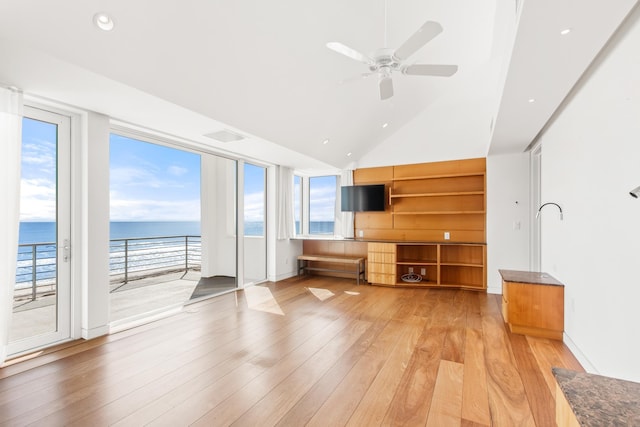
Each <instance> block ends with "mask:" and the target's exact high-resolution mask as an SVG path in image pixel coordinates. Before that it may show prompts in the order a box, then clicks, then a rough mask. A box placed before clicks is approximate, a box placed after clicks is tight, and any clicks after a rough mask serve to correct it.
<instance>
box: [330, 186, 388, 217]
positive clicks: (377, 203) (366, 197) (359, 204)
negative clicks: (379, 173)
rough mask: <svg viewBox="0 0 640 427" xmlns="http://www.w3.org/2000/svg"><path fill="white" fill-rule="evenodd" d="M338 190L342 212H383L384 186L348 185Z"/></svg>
mask: <svg viewBox="0 0 640 427" xmlns="http://www.w3.org/2000/svg"><path fill="white" fill-rule="evenodd" d="M340 190H341V192H340V196H341V201H342V203H341V206H340V210H341V211H342V212H371V211H384V207H385V198H384V184H372V185H348V186H345V187H342V188H341V189H340Z"/></svg>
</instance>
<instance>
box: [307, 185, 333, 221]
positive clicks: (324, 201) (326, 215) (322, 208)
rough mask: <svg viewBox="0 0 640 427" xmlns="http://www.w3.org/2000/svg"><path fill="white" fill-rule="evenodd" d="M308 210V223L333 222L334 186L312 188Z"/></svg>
mask: <svg viewBox="0 0 640 427" xmlns="http://www.w3.org/2000/svg"><path fill="white" fill-rule="evenodd" d="M309 198H310V199H311V203H310V205H311V206H310V208H309V220H310V221H333V220H334V219H335V205H336V188H335V186H326V187H319V188H318V187H314V188H313V189H311V191H310V194H309Z"/></svg>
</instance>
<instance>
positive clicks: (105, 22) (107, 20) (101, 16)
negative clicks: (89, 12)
mask: <svg viewBox="0 0 640 427" xmlns="http://www.w3.org/2000/svg"><path fill="white" fill-rule="evenodd" d="M93 23H94V24H95V25H96V26H97V27H98V28H100V29H101V30H103V31H111V30H113V27H114V26H115V23H114V22H113V18H111V17H110V16H109V15H108V14H107V13H105V12H99V13H96V14H95V15H93Z"/></svg>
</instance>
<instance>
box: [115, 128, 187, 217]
mask: <svg viewBox="0 0 640 427" xmlns="http://www.w3.org/2000/svg"><path fill="white" fill-rule="evenodd" d="M109 158H110V197H111V202H110V203H111V204H110V206H111V209H110V211H111V221H200V155H199V154H194V153H190V152H188V151H183V150H177V149H174V148H169V147H164V146H161V145H157V144H151V143H148V142H142V141H138V140H135V139H131V138H127V137H124V136H120V135H117V134H111V137H110V146H109Z"/></svg>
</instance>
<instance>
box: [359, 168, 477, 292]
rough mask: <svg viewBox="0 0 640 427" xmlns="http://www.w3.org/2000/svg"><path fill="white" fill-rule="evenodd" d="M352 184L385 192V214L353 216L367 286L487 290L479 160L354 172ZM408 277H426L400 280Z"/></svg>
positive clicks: (368, 169) (372, 213) (366, 213)
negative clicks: (363, 246)
mask: <svg viewBox="0 0 640 427" xmlns="http://www.w3.org/2000/svg"><path fill="white" fill-rule="evenodd" d="M354 183H355V184H385V188H386V190H387V200H388V203H389V204H388V207H387V209H386V210H385V212H357V213H356V216H355V218H356V221H355V229H356V230H355V235H356V236H358V237H357V238H358V239H363V240H365V241H369V242H370V243H369V252H368V257H369V260H368V262H369V269H368V272H369V282H370V283H374V284H380V285H387V286H414V287H451V288H463V289H475V290H486V288H487V284H486V283H487V280H486V277H487V272H486V265H487V262H486V244H485V243H486V160H485V159H484V158H478V159H466V160H454V161H446V162H435V163H420V164H413V165H399V166H388V167H380V168H364V169H357V170H356V171H355V172H354ZM445 236H448V237H449V238H448V239H445ZM373 241H387V242H389V243H374V242H373ZM379 245H383V246H379ZM384 245H386V246H384ZM423 271H424V274H422V272H423ZM411 272H413V273H414V274H419V275H421V276H424V277H426V279H425V278H424V277H423V280H422V281H420V282H415V283H406V282H403V281H402V276H403V275H405V274H409V273H411Z"/></svg>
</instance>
